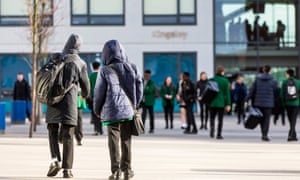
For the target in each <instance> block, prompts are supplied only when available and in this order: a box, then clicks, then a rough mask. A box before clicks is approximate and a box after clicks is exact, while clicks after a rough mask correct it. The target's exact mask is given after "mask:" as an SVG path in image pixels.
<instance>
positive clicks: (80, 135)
mask: <svg viewBox="0 0 300 180" xmlns="http://www.w3.org/2000/svg"><path fill="white" fill-rule="evenodd" d="M75 138H76V140H77V142H80V141H81V140H82V138H83V133H82V110H81V109H78V121H77V126H76V127H75Z"/></svg>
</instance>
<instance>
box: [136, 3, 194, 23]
mask: <svg viewBox="0 0 300 180" xmlns="http://www.w3.org/2000/svg"><path fill="white" fill-rule="evenodd" d="M144 1H145V0H143V1H142V12H143V25H144V26H156V25H159V26H170V25H175V26H176V25H183V26H194V25H197V0H194V3H195V6H194V13H193V14H184V13H180V2H181V1H183V0H177V13H176V15H171V14H170V15H167V14H162V15H159V14H156V15H146V14H145V2H144ZM188 16H190V17H194V22H193V23H187V22H181V21H180V19H181V18H184V17H188ZM147 17H150V18H166V17H175V19H176V22H153V23H149V22H146V18H147Z"/></svg>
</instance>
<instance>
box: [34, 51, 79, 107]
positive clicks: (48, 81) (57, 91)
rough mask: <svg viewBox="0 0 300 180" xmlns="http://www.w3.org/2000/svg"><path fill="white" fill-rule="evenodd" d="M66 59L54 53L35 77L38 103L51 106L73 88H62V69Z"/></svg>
mask: <svg viewBox="0 0 300 180" xmlns="http://www.w3.org/2000/svg"><path fill="white" fill-rule="evenodd" d="M66 63H67V58H66V56H64V55H63V54H61V53H55V54H53V55H52V56H51V57H50V60H49V62H48V63H47V64H45V65H44V66H43V67H42V68H41V69H40V70H39V71H38V72H37V75H36V97H37V100H38V101H39V102H40V103H43V104H46V105H53V104H56V103H58V102H60V101H61V100H62V99H63V98H64V96H65V94H66V93H67V92H68V91H69V90H70V89H71V88H72V87H73V84H72V85H71V86H70V87H67V88H66V87H64V84H63V74H64V73H63V68H64V65H65V64H66Z"/></svg>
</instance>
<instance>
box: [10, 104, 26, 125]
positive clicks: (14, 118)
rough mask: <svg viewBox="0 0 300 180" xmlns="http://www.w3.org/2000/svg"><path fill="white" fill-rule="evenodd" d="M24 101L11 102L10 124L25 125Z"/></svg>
mask: <svg viewBox="0 0 300 180" xmlns="http://www.w3.org/2000/svg"><path fill="white" fill-rule="evenodd" d="M26 106H27V105H26V101H13V102H12V108H11V123H12V124H25V120H26Z"/></svg>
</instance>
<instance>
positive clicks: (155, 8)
mask: <svg viewBox="0 0 300 180" xmlns="http://www.w3.org/2000/svg"><path fill="white" fill-rule="evenodd" d="M143 2H144V4H143V6H144V7H143V10H144V17H143V22H144V25H178V24H179V25H194V24H196V0H143Z"/></svg>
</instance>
